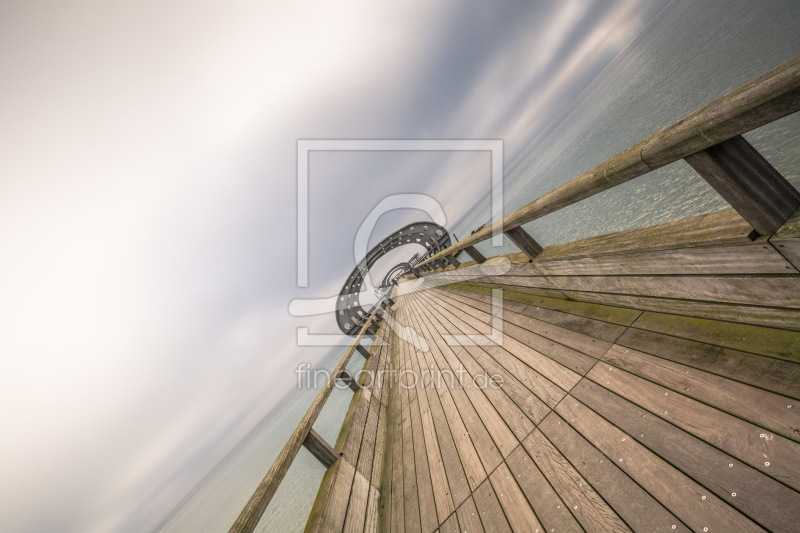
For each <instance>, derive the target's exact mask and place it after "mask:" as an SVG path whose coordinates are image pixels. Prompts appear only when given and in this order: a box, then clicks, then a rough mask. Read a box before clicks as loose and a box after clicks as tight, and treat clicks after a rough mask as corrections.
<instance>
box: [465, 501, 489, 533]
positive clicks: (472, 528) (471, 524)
mask: <svg viewBox="0 0 800 533" xmlns="http://www.w3.org/2000/svg"><path fill="white" fill-rule="evenodd" d="M456 514H457V515H458V524H459V526H460V530H461V531H466V532H467V533H473V532H474V533H483V532H484V531H485V529H484V527H483V524H481V515H480V512H479V511H478V508H477V507H475V502H474V501H473V500H472V497H471V496H470V497H469V498H467V500H466V501H465V502H464V503H462V504H461V507H459V508H458V511H457V512H456ZM489 531H492V530H491V529H490V530H489Z"/></svg>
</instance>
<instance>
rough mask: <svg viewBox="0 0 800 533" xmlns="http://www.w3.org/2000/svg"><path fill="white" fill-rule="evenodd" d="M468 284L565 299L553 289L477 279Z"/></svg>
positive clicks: (559, 292)
mask: <svg viewBox="0 0 800 533" xmlns="http://www.w3.org/2000/svg"><path fill="white" fill-rule="evenodd" d="M470 283H471V284H472V285H474V286H476V287H483V288H489V289H493V288H498V289H503V290H506V291H513V292H518V293H521V294H529V295H531V296H542V297H545V298H555V299H561V300H566V299H567V297H566V295H565V294H564V293H563V291H560V290H555V289H539V288H536V287H525V286H522V285H512V284H508V283H498V282H488V281H483V280H482V279H477V280H474V281H471V282H470Z"/></svg>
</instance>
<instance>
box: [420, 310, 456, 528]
mask: <svg viewBox="0 0 800 533" xmlns="http://www.w3.org/2000/svg"><path fill="white" fill-rule="evenodd" d="M410 318H411V321H412V322H413V316H412V317H410ZM420 333H421V336H422V335H423V334H422V332H420ZM416 356H417V357H418V358H422V355H421V353H420V352H417V353H416ZM423 359H424V358H423ZM421 386H422V384H421ZM417 400H418V402H419V408H420V413H421V416H420V419H421V424H422V436H423V443H424V445H425V453H426V455H427V462H428V469H429V471H430V478H431V484H432V490H433V500H434V504H435V507H436V514H437V517H438V520H437V524H440V523H442V522H443V521H444V520H445V519H446V518H447V517H448V516H449V515H450V514H451V513H452V512H453V511H454V510H455V505H454V504H453V498H452V496H451V495H450V487H449V485H448V482H447V474H446V473H445V469H444V464H443V462H442V454H441V450H440V449H439V442H438V439H437V437H436V430H435V429H434V423H433V418H432V416H431V413H430V402H439V396H438V394H437V393H436V391H435V390H433V389H431V388H422V389H420V390H419V393H418V395H417ZM450 423H451V424H452V423H453V420H451V421H450ZM415 435H416V434H415ZM457 444H458V443H457Z"/></svg>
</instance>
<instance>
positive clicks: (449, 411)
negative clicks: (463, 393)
mask: <svg viewBox="0 0 800 533" xmlns="http://www.w3.org/2000/svg"><path fill="white" fill-rule="evenodd" d="M440 399H441V401H442V409H444V413H445V416H447V420H448V421H449V422H450V431H451V433H452V435H453V440H454V441H455V443H456V448H457V449H458V455H459V457H460V458H461V464H462V465H464V473H465V474H466V476H467V481H469V486H470V489H472V490H475V489H476V488H477V487H478V485H480V484H481V483H482V482H483V480H484V479H486V471H485V470H484V468H483V464H482V463H481V458H480V456H479V455H478V452H477V450H475V446H474V445H473V443H472V440H471V439H470V433H469V430H467V428H466V426H464V422H463V420H462V419H461V413H460V412H459V411H458V408H457V407H456V405H455V403H454V402H453V398H452V397H451V396H450V393H448V392H445V393H444V394H442V395H441V397H440Z"/></svg>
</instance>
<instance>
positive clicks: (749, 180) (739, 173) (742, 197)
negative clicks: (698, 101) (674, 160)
mask: <svg viewBox="0 0 800 533" xmlns="http://www.w3.org/2000/svg"><path fill="white" fill-rule="evenodd" d="M685 161H686V162H687V163H689V165H691V167H692V168H693V169H694V170H695V171H696V172H697V173H698V174H700V176H701V177H702V178H703V179H704V180H706V181H707V182H708V184H709V185H711V186H712V187H713V188H714V190H715V191H717V193H718V194H719V195H720V196H722V197H723V198H724V199H725V201H726V202H728V203H729V204H730V205H731V207H733V208H734V209H736V211H737V212H738V213H739V214H740V215H742V218H744V219H745V220H747V222H748V223H750V225H751V226H753V228H754V229H755V230H756V231H758V232H759V233H760V234H761V235H774V234H775V233H776V232H777V231H778V230H779V229H780V227H781V226H783V223H784V222H786V220H787V219H788V218H789V217H790V216H791V214H792V213H793V212H794V211H795V209H797V207H798V206H800V192H798V191H797V189H795V188H794V187H793V186H792V184H791V183H789V182H788V181H786V178H784V177H783V176H782V175H781V173H780V172H778V171H777V170H776V169H775V167H773V166H772V165H771V164H770V163H769V161H767V160H766V159H765V158H764V156H763V155H761V154H760V153H759V152H758V150H756V149H755V148H753V146H752V145H751V144H750V143H749V142H747V141H746V140H745V138H744V137H742V136H741V135H736V136H735V137H731V138H730V139H727V140H725V141H723V142H721V143H719V144H715V145H714V146H709V147H708V148H706V149H704V150H701V151H699V152H695V153H693V154H690V155H687V156H686V157H685Z"/></svg>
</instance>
